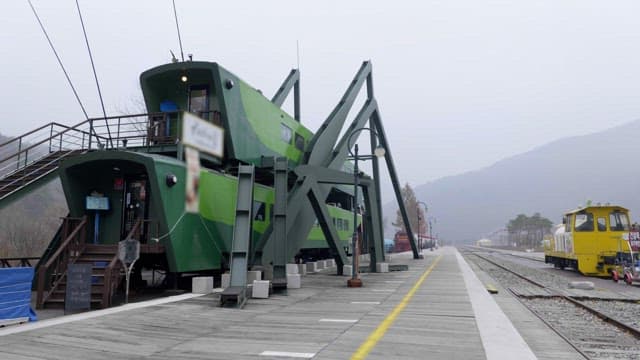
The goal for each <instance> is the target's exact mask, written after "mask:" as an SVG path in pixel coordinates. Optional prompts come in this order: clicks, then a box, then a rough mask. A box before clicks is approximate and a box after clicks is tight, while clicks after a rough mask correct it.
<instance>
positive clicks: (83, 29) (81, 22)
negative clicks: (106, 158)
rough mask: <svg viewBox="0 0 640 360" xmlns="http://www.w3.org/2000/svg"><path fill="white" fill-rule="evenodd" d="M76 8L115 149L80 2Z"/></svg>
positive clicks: (105, 119) (103, 112) (108, 132)
mask: <svg viewBox="0 0 640 360" xmlns="http://www.w3.org/2000/svg"><path fill="white" fill-rule="evenodd" d="M76 8H78V16H79V17H80V24H81V25H82V33H83V34H84V41H85V43H86V44H87V51H88V52H89V60H91V69H93V77H94V78H95V79H96V87H97V88H98V97H99V98H100V106H102V114H103V115H104V122H105V125H106V127H107V134H108V135H109V143H111V147H113V140H112V139H111V131H110V130H109V122H108V121H107V111H106V110H105V109H104V101H103V100H102V91H100V82H99V81H98V74H97V73H96V66H95V64H94V63H93V55H91V47H90V46H89V38H87V31H86V29H85V28H84V21H83V20H82V12H80V4H79V3H78V0H76Z"/></svg>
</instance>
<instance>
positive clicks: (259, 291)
mask: <svg viewBox="0 0 640 360" xmlns="http://www.w3.org/2000/svg"><path fill="white" fill-rule="evenodd" d="M251 297H253V298H257V299H268V298H269V280H253V286H252V288H251Z"/></svg>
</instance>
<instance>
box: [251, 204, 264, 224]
mask: <svg viewBox="0 0 640 360" xmlns="http://www.w3.org/2000/svg"><path fill="white" fill-rule="evenodd" d="M265 211H266V206H265V204H264V203H263V202H261V201H254V202H253V220H256V221H264V218H265Z"/></svg>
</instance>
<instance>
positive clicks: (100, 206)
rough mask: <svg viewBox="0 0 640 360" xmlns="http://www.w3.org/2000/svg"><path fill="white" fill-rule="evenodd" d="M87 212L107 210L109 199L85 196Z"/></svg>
mask: <svg viewBox="0 0 640 360" xmlns="http://www.w3.org/2000/svg"><path fill="white" fill-rule="evenodd" d="M85 203H86V208H87V210H109V198H108V197H105V196H87V197H86V200H85Z"/></svg>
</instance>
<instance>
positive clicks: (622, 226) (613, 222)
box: [609, 211, 629, 231]
mask: <svg viewBox="0 0 640 360" xmlns="http://www.w3.org/2000/svg"><path fill="white" fill-rule="evenodd" d="M609 229H610V230H611V231H629V218H628V217H627V214H625V213H621V212H617V211H614V212H612V213H611V214H609Z"/></svg>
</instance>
